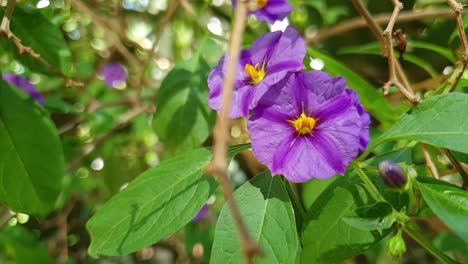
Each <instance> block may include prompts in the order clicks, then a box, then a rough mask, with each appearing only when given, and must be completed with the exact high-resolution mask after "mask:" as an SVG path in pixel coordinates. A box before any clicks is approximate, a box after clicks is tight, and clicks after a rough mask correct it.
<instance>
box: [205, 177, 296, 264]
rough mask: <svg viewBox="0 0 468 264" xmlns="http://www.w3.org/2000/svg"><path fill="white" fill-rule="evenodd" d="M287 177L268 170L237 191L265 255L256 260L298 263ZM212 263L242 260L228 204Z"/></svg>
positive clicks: (222, 216)
mask: <svg viewBox="0 0 468 264" xmlns="http://www.w3.org/2000/svg"><path fill="white" fill-rule="evenodd" d="M284 184H285V183H284V181H282V179H281V178H280V177H279V176H276V177H272V176H271V173H270V172H269V171H265V172H263V173H261V174H259V175H258V176H256V177H255V178H253V179H252V180H250V181H249V182H247V183H245V184H244V185H242V186H241V187H240V188H239V189H238V190H236V192H235V193H234V196H235V199H236V201H237V204H238V205H239V210H240V212H241V215H242V218H243V220H244V223H245V224H246V225H247V229H248V231H249V233H250V235H251V236H252V237H253V239H255V240H256V241H257V242H258V243H259V245H260V247H261V248H262V249H263V252H264V253H265V256H263V257H260V258H257V259H256V260H255V263H296V261H297V258H298V252H300V242H299V238H298V234H297V232H296V223H295V220H294V211H293V206H292V204H291V201H290V200H289V197H288V192H287V190H286V186H285V185H284ZM211 263H243V255H242V249H241V245H240V242H239V237H238V234H237V231H236V226H235V223H234V221H233V219H232V217H231V213H230V210H229V208H228V206H227V205H225V206H224V207H223V209H222V211H221V214H220V217H219V219H218V224H217V225H216V230H215V238H214V242H213V249H212V254H211Z"/></svg>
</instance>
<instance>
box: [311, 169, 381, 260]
mask: <svg viewBox="0 0 468 264" xmlns="http://www.w3.org/2000/svg"><path fill="white" fill-rule="evenodd" d="M372 203H373V201H372V200H371V199H370V198H369V194H368V193H367V192H366V191H365V190H364V189H363V188H362V187H361V186H360V181H359V179H358V178H357V177H355V176H345V177H339V178H337V179H336V180H335V181H334V182H333V183H332V184H331V185H329V186H328V187H327V189H325V190H324V191H323V192H322V194H321V195H320V196H319V197H318V198H317V199H316V200H315V202H314V203H313V204H312V206H311V207H310V210H309V212H308V218H307V221H308V222H307V223H306V225H305V228H304V231H303V233H302V245H303V253H302V263H304V264H306V263H340V262H342V261H343V260H346V259H349V258H352V257H354V256H356V255H358V254H360V253H362V252H364V251H365V250H366V249H368V248H370V247H371V246H372V245H374V244H376V243H377V242H378V241H379V240H380V239H382V238H383V237H384V236H385V235H386V234H387V233H388V231H368V230H361V229H360V228H356V227H354V226H353V225H350V224H349V223H347V222H346V220H345V219H346V218H350V217H358V215H357V213H356V209H357V208H358V207H360V206H364V205H366V204H372Z"/></svg>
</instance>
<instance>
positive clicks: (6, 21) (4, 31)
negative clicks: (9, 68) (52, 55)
mask: <svg viewBox="0 0 468 264" xmlns="http://www.w3.org/2000/svg"><path fill="white" fill-rule="evenodd" d="M15 5H16V0H8V3H7V8H6V11H5V14H4V15H3V19H2V23H1V24H0V37H4V38H7V39H9V40H10V41H11V42H13V44H15V46H16V48H17V49H18V53H19V54H20V55H22V54H25V55H28V56H31V57H32V58H34V59H36V60H38V61H39V62H41V63H42V64H43V65H44V66H46V67H47V69H49V70H50V71H51V72H53V73H55V74H57V75H58V76H60V77H61V78H62V79H64V80H65V85H66V86H67V87H69V86H76V87H83V83H82V82H78V81H74V80H72V79H70V78H68V77H67V76H66V75H65V74H64V73H62V72H61V71H60V70H59V69H57V68H55V67H54V66H52V65H51V64H50V63H49V62H48V61H47V60H45V59H44V58H43V57H41V55H40V54H39V53H37V52H35V51H34V50H33V49H32V48H31V47H28V46H25V45H23V44H22V43H21V39H19V38H18V37H17V36H16V35H15V34H14V33H13V32H11V30H10V21H11V16H12V15H13V10H14V9H15Z"/></svg>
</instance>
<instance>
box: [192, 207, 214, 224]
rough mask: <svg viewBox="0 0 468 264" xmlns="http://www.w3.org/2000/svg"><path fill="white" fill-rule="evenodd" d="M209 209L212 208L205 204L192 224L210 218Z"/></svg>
mask: <svg viewBox="0 0 468 264" xmlns="http://www.w3.org/2000/svg"><path fill="white" fill-rule="evenodd" d="M208 208H210V206H209V205H208V204H205V205H204V206H203V207H202V208H201V209H200V211H199V212H198V213H197V214H196V215H195V217H193V219H192V222H193V223H197V222H200V221H203V220H205V219H206V218H207V217H208Z"/></svg>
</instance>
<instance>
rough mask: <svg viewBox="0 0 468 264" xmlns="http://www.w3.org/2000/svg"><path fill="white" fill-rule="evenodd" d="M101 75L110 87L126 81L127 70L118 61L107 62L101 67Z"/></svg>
mask: <svg viewBox="0 0 468 264" xmlns="http://www.w3.org/2000/svg"><path fill="white" fill-rule="evenodd" d="M101 76H102V78H103V79H104V82H105V83H106V84H107V86H109V87H111V88H116V87H119V86H121V85H122V84H124V83H125V82H126V81H127V71H126V70H125V68H124V67H123V66H122V65H120V64H118V63H112V64H107V65H106V66H105V67H104V68H103V69H102V71H101Z"/></svg>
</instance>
